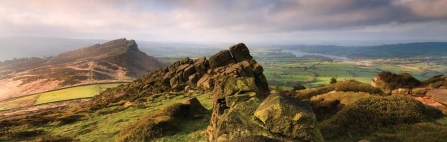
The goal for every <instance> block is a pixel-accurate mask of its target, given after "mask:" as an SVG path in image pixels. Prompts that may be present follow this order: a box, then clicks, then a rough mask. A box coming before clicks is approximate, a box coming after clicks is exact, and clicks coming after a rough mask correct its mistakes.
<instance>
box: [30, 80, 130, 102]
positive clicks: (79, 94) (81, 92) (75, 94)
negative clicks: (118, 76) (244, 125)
mask: <svg viewBox="0 0 447 142" xmlns="http://www.w3.org/2000/svg"><path fill="white" fill-rule="evenodd" d="M120 84H122V83H110V84H95V85H86V86H78V87H72V88H67V89H62V90H56V91H50V92H45V93H41V94H40V97H39V98H38V99H37V101H36V103H35V104H36V105H37V104H43V103H49V102H57V101H64V100H72V99H80V98H89V97H93V96H95V95H97V94H98V93H99V92H100V91H103V90H104V89H106V88H113V87H116V86H118V85H120Z"/></svg>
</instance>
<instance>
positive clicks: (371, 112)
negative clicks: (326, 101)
mask: <svg viewBox="0 0 447 142" xmlns="http://www.w3.org/2000/svg"><path fill="white" fill-rule="evenodd" d="M424 112H425V107H424V105H423V104H422V103H421V102H419V101H416V100H414V99H411V98H406V97H395V96H390V97H368V98H363V99H360V100H358V101H356V102H355V103H353V104H350V105H347V106H346V107H345V108H344V109H343V110H341V111H340V112H339V113H337V114H336V115H334V116H333V117H332V118H330V119H329V120H326V121H324V122H323V123H321V124H322V125H321V126H322V129H321V130H322V133H323V135H324V136H325V137H326V138H330V137H334V136H339V135H346V134H352V135H360V134H367V133H370V132H373V131H375V130H377V129H378V128H381V127H389V126H395V125H400V124H414V123H418V122H423V121H426V116H425V115H424Z"/></svg>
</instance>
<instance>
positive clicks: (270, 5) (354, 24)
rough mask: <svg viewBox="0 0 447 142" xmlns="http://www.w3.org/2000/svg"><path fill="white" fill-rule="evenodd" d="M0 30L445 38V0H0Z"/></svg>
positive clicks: (86, 35)
mask: <svg viewBox="0 0 447 142" xmlns="http://www.w3.org/2000/svg"><path fill="white" fill-rule="evenodd" d="M0 36H36V37H58V38H81V39H106V40H108V39H117V38H123V37H124V38H128V39H136V40H145V41H162V42H260V43H297V42H303V41H317V42H318V41H376V40H377V41H380V40H408V41H446V40H447V0H212V1H211V0H210V1H209V0H0Z"/></svg>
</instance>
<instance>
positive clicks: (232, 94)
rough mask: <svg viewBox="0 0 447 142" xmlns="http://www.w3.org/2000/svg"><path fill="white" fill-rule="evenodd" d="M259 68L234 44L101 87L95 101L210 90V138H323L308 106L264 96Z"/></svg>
mask: <svg viewBox="0 0 447 142" xmlns="http://www.w3.org/2000/svg"><path fill="white" fill-rule="evenodd" d="M263 71H264V69H263V68H262V66H261V65H260V64H259V63H257V62H256V60H255V59H253V57H252V56H251V55H250V51H249V50H248V48H247V47H246V46H245V45H244V44H243V43H239V44H237V45H234V46H232V47H230V48H229V50H224V51H221V52H219V53H217V54H215V55H213V56H211V58H210V59H209V60H207V59H206V57H201V58H199V59H196V60H192V59H190V58H184V59H183V60H180V61H177V62H175V63H173V64H172V65H170V66H168V67H166V68H163V69H160V70H158V71H156V72H153V73H150V74H148V75H146V76H143V77H142V78H140V79H138V80H136V81H134V82H132V83H130V84H128V85H126V86H121V87H118V88H116V89H114V90H109V91H106V92H105V93H104V94H107V93H110V95H108V97H107V95H104V94H103V95H99V96H97V97H96V98H95V99H97V100H96V102H95V104H96V105H97V104H101V103H99V102H102V103H103V104H106V105H107V104H111V103H113V102H116V101H122V100H123V99H128V100H129V101H134V100H136V99H138V98H140V97H142V96H147V95H152V94H154V93H157V92H166V91H184V90H187V91H205V92H213V96H212V103H213V110H212V114H211V119H210V125H209V126H208V128H207V134H208V137H209V141H240V140H250V139H251V140H274V141H323V139H322V137H321V134H320V133H319V130H318V128H317V126H316V118H315V115H314V114H313V112H312V109H311V108H310V107H309V106H308V105H306V104H304V103H301V102H299V101H297V100H295V99H294V98H291V97H285V96H281V95H277V94H272V95H270V96H269V94H270V90H269V88H268V84H267V81H266V78H265V76H264V74H263ZM120 89H122V91H121V92H120ZM116 94H122V95H119V96H118V95H116ZM266 98H267V99H266ZM264 99H265V100H264ZM193 116H194V115H193Z"/></svg>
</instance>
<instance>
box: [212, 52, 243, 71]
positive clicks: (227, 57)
mask: <svg viewBox="0 0 447 142" xmlns="http://www.w3.org/2000/svg"><path fill="white" fill-rule="evenodd" d="M235 62H236V60H234V58H233V56H231V53H230V51H228V50H223V51H220V52H219V53H217V54H215V55H213V56H211V58H210V60H209V65H210V68H216V67H221V66H225V65H228V64H231V63H235Z"/></svg>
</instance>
